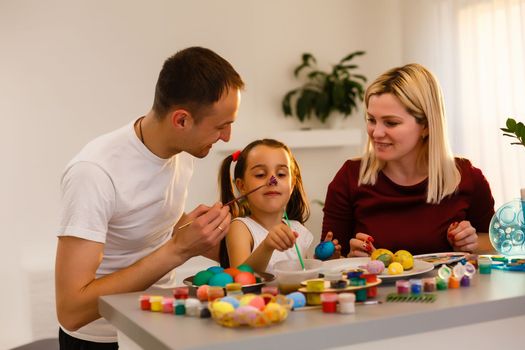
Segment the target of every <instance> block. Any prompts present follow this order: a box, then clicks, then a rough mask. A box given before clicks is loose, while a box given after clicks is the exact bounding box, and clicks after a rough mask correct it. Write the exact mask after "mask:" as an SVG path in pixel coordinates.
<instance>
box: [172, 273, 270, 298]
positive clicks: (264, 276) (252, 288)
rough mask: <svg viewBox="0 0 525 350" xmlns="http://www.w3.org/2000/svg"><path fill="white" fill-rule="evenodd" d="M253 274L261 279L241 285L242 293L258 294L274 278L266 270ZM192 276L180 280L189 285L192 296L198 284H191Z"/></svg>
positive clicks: (195, 292)
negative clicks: (257, 281)
mask: <svg viewBox="0 0 525 350" xmlns="http://www.w3.org/2000/svg"><path fill="white" fill-rule="evenodd" d="M254 275H255V277H256V278H259V279H260V280H261V282H259V283H254V284H246V285H244V286H242V292H243V293H244V294H247V293H255V294H260V293H261V288H262V287H263V286H264V285H265V284H266V283H269V282H271V281H273V280H274V279H275V276H274V275H272V274H271V273H267V272H255V273H254ZM193 277H195V276H190V277H186V278H185V279H184V281H182V283H184V284H185V285H187V286H189V287H190V294H191V295H192V296H195V295H196V294H197V288H199V286H196V285H194V284H193Z"/></svg>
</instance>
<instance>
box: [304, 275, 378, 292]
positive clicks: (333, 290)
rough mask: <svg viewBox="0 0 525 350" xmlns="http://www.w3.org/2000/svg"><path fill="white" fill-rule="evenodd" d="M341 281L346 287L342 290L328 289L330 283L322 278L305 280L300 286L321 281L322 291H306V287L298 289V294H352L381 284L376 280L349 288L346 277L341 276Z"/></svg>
mask: <svg viewBox="0 0 525 350" xmlns="http://www.w3.org/2000/svg"><path fill="white" fill-rule="evenodd" d="M342 279H343V280H344V281H346V287H344V288H330V281H325V280H323V279H322V278H314V279H311V280H306V281H303V282H301V285H302V286H306V285H307V284H308V281H323V282H324V290H323V291H322V292H313V291H309V290H307V289H306V287H301V288H299V292H301V293H325V292H332V293H343V292H353V291H356V290H360V289H365V288H370V287H375V286H378V285H379V284H381V279H380V278H378V279H377V280H376V281H375V282H370V283H367V284H366V285H364V286H351V285H350V284H349V283H348V280H347V279H346V276H343V277H342Z"/></svg>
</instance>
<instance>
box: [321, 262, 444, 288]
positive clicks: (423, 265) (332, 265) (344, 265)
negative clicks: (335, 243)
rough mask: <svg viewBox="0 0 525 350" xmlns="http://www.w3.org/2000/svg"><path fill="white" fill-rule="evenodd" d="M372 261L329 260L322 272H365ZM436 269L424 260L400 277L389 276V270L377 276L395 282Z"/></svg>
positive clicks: (324, 264) (416, 263)
mask: <svg viewBox="0 0 525 350" xmlns="http://www.w3.org/2000/svg"><path fill="white" fill-rule="evenodd" d="M369 261H370V258H369V257H364V258H344V259H334V260H327V261H324V262H323V267H322V270H323V269H324V270H332V271H340V272H342V273H345V272H347V271H350V270H355V269H361V270H364V269H365V267H366V264H367V263H368V262H369ZM433 269H434V265H433V264H431V263H429V262H426V261H423V260H417V259H414V267H413V268H411V269H410V270H405V271H403V273H401V274H399V275H389V274H388V272H387V270H386V269H385V271H383V273H382V274H380V275H377V277H379V278H381V279H382V280H383V281H385V282H386V281H394V280H396V279H401V278H407V277H409V276H416V275H421V274H423V273H426V272H429V271H432V270H433Z"/></svg>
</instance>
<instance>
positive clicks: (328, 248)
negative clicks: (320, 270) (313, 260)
mask: <svg viewBox="0 0 525 350" xmlns="http://www.w3.org/2000/svg"><path fill="white" fill-rule="evenodd" d="M334 252H335V246H334V244H333V243H332V241H326V242H321V243H319V244H318V245H317V247H315V256H316V257H317V259H320V260H326V259H328V258H329V257H331V256H332V254H334Z"/></svg>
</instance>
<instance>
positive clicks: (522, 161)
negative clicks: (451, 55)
mask: <svg viewBox="0 0 525 350" xmlns="http://www.w3.org/2000/svg"><path fill="white" fill-rule="evenodd" d="M455 9H456V11H457V12H456V16H455V20H456V21H457V22H456V25H457V49H458V51H457V64H458V66H457V72H458V91H457V92H458V99H457V103H458V104H457V106H456V111H457V113H458V116H459V118H458V119H457V120H456V123H455V128H454V129H453V130H452V133H453V135H454V136H455V137H453V138H454V140H455V147H456V152H458V153H462V154H464V155H465V156H467V157H468V158H470V159H472V160H473V161H474V162H475V163H476V164H478V165H479V166H480V167H481V168H482V169H483V172H484V173H485V175H486V176H487V178H488V179H489V181H490V184H491V187H492V190H493V193H494V197H495V199H496V205H497V206H499V205H501V204H502V203H503V202H506V201H508V200H510V199H512V198H516V197H519V189H520V188H521V187H525V147H523V146H511V145H510V142H511V141H513V140H514V139H511V138H507V137H504V136H502V132H501V131H500V130H499V128H500V127H504V126H505V121H506V120H507V118H509V117H513V118H515V119H518V120H521V121H523V122H525V0H464V1H459V2H457V7H456V8H455Z"/></svg>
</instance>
